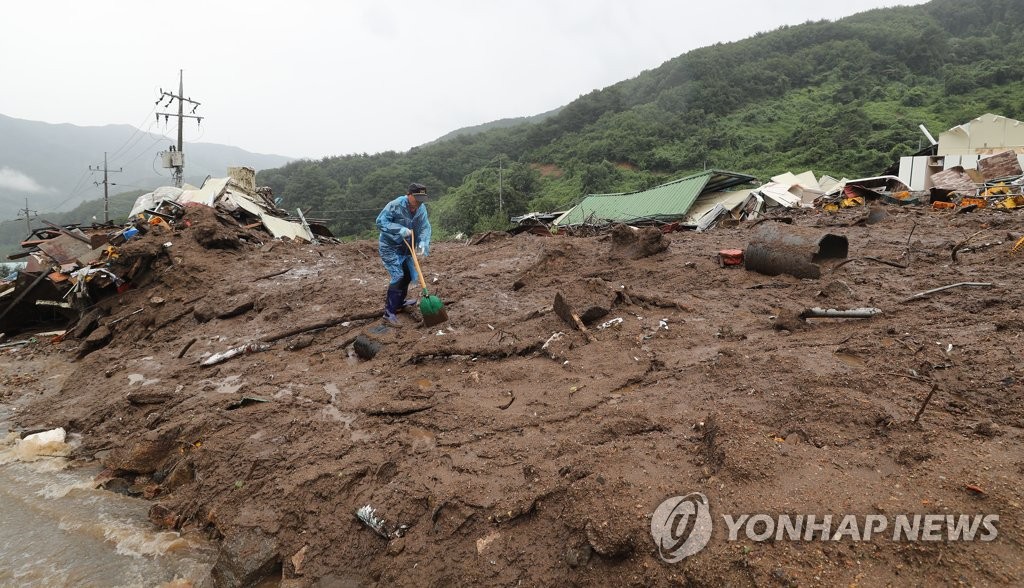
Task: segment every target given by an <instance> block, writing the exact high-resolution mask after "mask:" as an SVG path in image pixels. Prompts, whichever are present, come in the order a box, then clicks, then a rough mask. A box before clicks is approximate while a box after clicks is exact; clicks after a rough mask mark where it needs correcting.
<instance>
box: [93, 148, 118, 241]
mask: <svg viewBox="0 0 1024 588" xmlns="http://www.w3.org/2000/svg"><path fill="white" fill-rule="evenodd" d="M89 171H102V172H103V182H102V183H103V224H107V223H109V222H110V186H111V184H110V182H109V181H108V179H107V174H108V173H111V172H113V173H115V174H117V173H121V172H123V171H124V168H123V167H122V168H120V169H108V168H107V152H106V151H104V152H103V169H100V167H99V166H96V167H95V168H93V167H92V166H91V165H90V166H89ZM93 184H95V185H97V186H99V185H100V182H93ZM113 185H114V186H116V185H117V184H113Z"/></svg>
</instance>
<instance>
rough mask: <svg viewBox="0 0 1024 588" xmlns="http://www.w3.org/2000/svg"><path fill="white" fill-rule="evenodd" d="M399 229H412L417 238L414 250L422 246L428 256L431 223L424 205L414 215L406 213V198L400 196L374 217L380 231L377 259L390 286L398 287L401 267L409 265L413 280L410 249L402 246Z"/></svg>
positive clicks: (413, 272)
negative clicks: (385, 270)
mask: <svg viewBox="0 0 1024 588" xmlns="http://www.w3.org/2000/svg"><path fill="white" fill-rule="evenodd" d="M402 227H405V228H408V229H412V231H413V233H414V235H415V236H416V243H415V244H414V245H413V246H414V247H419V246H422V247H423V249H424V251H425V252H427V253H428V254H429V253H430V220H428V219H427V205H426V204H425V203H422V202H421V203H420V206H419V208H417V209H416V213H415V214H413V213H411V212H409V198H408V197H407V196H399V197H398V198H395V199H394V200H392V201H391V202H388V203H387V205H386V206H384V210H381V211H380V214H378V215H377V228H378V229H380V246H379V247H378V250H379V251H380V259H381V261H383V262H384V267H385V268H386V269H387V270H388V274H390V275H391V282H392V283H397V282H399V281H401V280H402V277H403V275H404V274H405V271H404V270H403V269H402V268H403V266H405V265H407V264H408V268H410V269H409V273H410V274H411V275H412V279H413V280H415V279H416V270H415V269H413V264H412V255H411V254H410V253H409V249H408V248H407V247H406V246H405V243H403V242H402V233H401V230H402Z"/></svg>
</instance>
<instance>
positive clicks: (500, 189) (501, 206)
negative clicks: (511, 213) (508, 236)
mask: <svg viewBox="0 0 1024 588" xmlns="http://www.w3.org/2000/svg"><path fill="white" fill-rule="evenodd" d="M501 171H502V170H501V156H500V155H499V156H498V212H501V211H502V209H503V208H504V207H505V205H504V198H503V197H502V181H501Z"/></svg>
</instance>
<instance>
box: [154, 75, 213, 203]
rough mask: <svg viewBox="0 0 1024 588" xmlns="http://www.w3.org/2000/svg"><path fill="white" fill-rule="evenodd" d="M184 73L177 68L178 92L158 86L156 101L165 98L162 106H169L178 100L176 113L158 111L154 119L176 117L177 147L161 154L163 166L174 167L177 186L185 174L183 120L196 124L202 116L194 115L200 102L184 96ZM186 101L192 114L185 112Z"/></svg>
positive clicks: (158, 102)
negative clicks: (188, 119) (192, 119)
mask: <svg viewBox="0 0 1024 588" xmlns="http://www.w3.org/2000/svg"><path fill="white" fill-rule="evenodd" d="M184 78H185V75H184V70H180V69H179V70H178V93H177V94H175V93H173V92H166V91H164V89H163V88H160V97H159V98H157V99H156V103H157V104H160V103H161V102H162V101H163V100H164V99H165V98H166V99H167V103H166V104H164V107H165V108H166V107H168V106H170V105H171V104H172V103H173V102H174V101H175V100H177V101H178V114H174V113H171V112H158V113H156V120H160V117H161V116H163V117H164V121H165V122H167V121H169V120H170V118H171V117H172V116H173V117H176V118H177V119H178V149H177V151H175V149H174V146H171V150H170V151H165V152H164V153H163V154H162V155H163V156H164V167H165V168H173V169H174V185H175V186H177V187H178V188H180V187H181V184H182V178H183V177H184V175H185V152H184V150H183V148H184V145H183V141H182V127H183V124H182V123H183V122H184V120H185V119H186V118H194V119H196V125H199V124H200V123H202V122H203V117H201V116H196V115H195V112H196V108H199V106H200V104H199V103H198V102H196V101H195V100H193V99H191V98H186V97H185V81H184ZM186 102H188V103H189V104H191V105H192V114H185V103H186Z"/></svg>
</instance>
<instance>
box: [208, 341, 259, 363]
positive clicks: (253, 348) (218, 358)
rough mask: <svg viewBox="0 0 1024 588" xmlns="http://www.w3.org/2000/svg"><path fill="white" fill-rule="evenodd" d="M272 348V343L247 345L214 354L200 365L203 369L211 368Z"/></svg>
mask: <svg viewBox="0 0 1024 588" xmlns="http://www.w3.org/2000/svg"><path fill="white" fill-rule="evenodd" d="M270 347H271V345H270V343H261V342H256V343H246V344H245V345H239V346H238V347H233V348H231V349H228V350H227V351H221V352H220V353H214V354H213V355H211V356H210V357H207V358H206V359H204V360H203V361H202V362H201V363H200V364H199V365H201V366H203V367H207V366H211V365H216V364H218V363H221V362H225V361H227V360H229V359H231V358H232V357H235V356H237V355H244V354H249V353H258V352H260V351H266V350H268V349H270Z"/></svg>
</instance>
